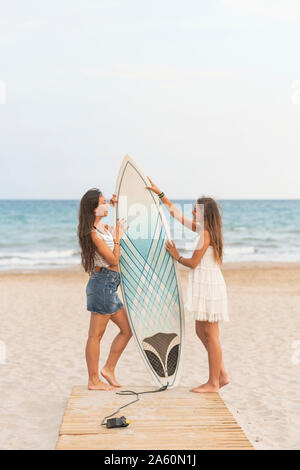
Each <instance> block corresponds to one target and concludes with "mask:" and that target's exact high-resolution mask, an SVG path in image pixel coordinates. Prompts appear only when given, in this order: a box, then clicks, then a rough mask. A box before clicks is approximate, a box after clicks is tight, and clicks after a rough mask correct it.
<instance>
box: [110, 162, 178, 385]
mask: <svg viewBox="0 0 300 470" xmlns="http://www.w3.org/2000/svg"><path fill="white" fill-rule="evenodd" d="M146 186H150V181H149V180H148V178H147V177H146V176H145V175H144V173H143V172H142V171H141V169H140V168H139V167H138V165H137V164H136V163H135V161H134V160H133V159H132V158H131V157H129V156H128V155H126V157H125V158H124V160H123V162H122V165H121V168H120V171H119V175H118V179H117V184H116V191H115V192H116V194H117V198H118V204H117V206H116V210H115V214H114V216H115V222H116V219H117V218H119V219H121V218H125V219H126V221H127V225H129V228H128V230H127V231H126V232H125V234H124V235H123V238H122V239H121V243H120V263H119V269H120V274H121V291H122V295H123V300H124V304H125V306H126V310H127V314H128V318H129V322H130V326H131V329H132V332H133V336H134V338H135V341H136V344H137V347H138V349H139V352H140V354H141V356H142V358H143V360H144V362H145V365H146V367H147V370H148V371H149V372H150V374H151V376H152V379H153V380H154V382H155V384H157V385H159V386H163V385H167V384H168V386H169V387H170V388H171V387H174V386H175V385H177V384H178V382H179V377H180V369H181V364H182V357H183V341H184V310H183V301H182V294H181V288H180V280H179V273H178V272H177V266H176V263H177V262H176V261H175V260H174V259H173V258H172V257H171V256H170V254H169V253H168V251H167V250H166V247H165V244H166V241H167V239H169V240H170V239H171V236H170V230H169V227H168V224H167V221H166V219H165V216H164V213H163V210H162V207H161V205H160V204H161V203H160V201H159V198H158V196H157V195H156V194H154V193H153V192H152V191H150V190H148V189H145V187H146Z"/></svg>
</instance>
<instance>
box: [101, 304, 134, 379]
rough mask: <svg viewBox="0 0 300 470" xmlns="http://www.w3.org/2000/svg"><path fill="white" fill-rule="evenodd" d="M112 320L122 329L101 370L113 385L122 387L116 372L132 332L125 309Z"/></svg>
mask: <svg viewBox="0 0 300 470" xmlns="http://www.w3.org/2000/svg"><path fill="white" fill-rule="evenodd" d="M111 320H112V321H113V322H114V323H115V324H116V325H117V326H118V327H119V328H120V332H119V333H118V334H117V336H116V337H115V339H114V340H113V342H112V345H111V348H110V352H109V356H108V358H107V361H106V364H105V366H104V367H103V369H102V370H101V374H102V375H103V377H105V379H106V380H107V381H108V382H109V383H110V384H111V385H114V386H115V387H121V385H120V384H119V383H118V382H117V380H116V378H115V374H114V370H115V367H116V364H117V362H118V360H119V358H120V356H121V354H122V352H123V351H124V349H125V347H126V345H127V343H128V342H129V340H130V338H131V336H132V332H131V328H130V324H129V321H128V318H127V314H126V310H125V308H124V307H122V308H121V309H120V310H118V311H117V312H116V313H114V314H113V315H111Z"/></svg>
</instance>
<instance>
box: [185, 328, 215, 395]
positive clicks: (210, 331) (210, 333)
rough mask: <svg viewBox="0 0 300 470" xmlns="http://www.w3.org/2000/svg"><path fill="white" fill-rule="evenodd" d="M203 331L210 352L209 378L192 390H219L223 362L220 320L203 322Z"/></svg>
mask: <svg viewBox="0 0 300 470" xmlns="http://www.w3.org/2000/svg"><path fill="white" fill-rule="evenodd" d="M203 332H204V336H205V342H206V347H207V352H208V362H209V379H208V382H206V383H205V384H203V385H200V386H199V387H196V388H193V389H192V390H191V391H192V392H197V393H204V392H218V391H219V389H220V385H219V378H220V372H221V364H222V349H221V344H220V341H219V324H218V322H211V323H210V322H208V321H206V322H203Z"/></svg>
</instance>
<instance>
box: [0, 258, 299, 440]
mask: <svg viewBox="0 0 300 470" xmlns="http://www.w3.org/2000/svg"><path fill="white" fill-rule="evenodd" d="M223 273H224V277H225V280H226V283H227V288H228V297H229V315H230V320H231V321H230V322H228V323H225V324H224V325H221V339H222V345H223V352H224V361H225V366H226V368H227V370H228V373H229V376H230V378H231V383H230V384H229V385H228V386H227V387H225V388H224V389H222V390H221V392H220V394H221V396H222V398H223V399H224V401H225V403H226V404H227V406H228V407H229V409H230V411H231V412H232V413H233V415H234V416H235V418H236V419H237V421H238V423H239V424H240V425H241V427H242V428H243V430H244V431H245V433H246V434H247V436H248V438H249V439H250V441H251V443H252V444H253V445H254V447H255V448H256V449H299V448H300V363H299V364H297V360H293V355H294V358H295V357H296V356H297V355H296V350H295V349H293V344H294V345H295V341H299V340H300V315H299V307H300V264H296V263H294V264H292V263H290V264H276V265H274V264H272V263H269V264H266V263H264V264H262V263H252V264H250V263H247V264H228V265H225V266H224V267H223ZM181 278H182V287H183V293H184V294H185V290H186V289H185V287H186V278H187V270H186V269H183V268H181ZM87 280H88V276H87V274H85V273H84V272H83V271H82V270H81V269H80V268H79V267H78V268H72V269H69V270H56V271H41V272H36V273H23V274H22V273H19V272H9V273H8V272H6V273H1V275H0V291H1V292H0V298H1V330H0V340H1V341H2V342H3V343H4V344H5V346H6V362H5V363H2V364H0V377H1V379H0V380H1V384H0V426H1V435H0V448H1V449H54V447H55V444H56V441H57V435H58V430H59V426H60V424H61V420H62V417H63V413H64V410H65V406H66V403H67V400H68V397H69V394H70V392H71V388H72V386H73V385H82V384H85V383H86V382H87V372H86V364H85V357H84V349H85V343H86V336H87V331H88V325H89V313H88V312H87V311H86V310H85V285H86V283H87ZM116 333H117V327H116V326H115V325H114V324H113V323H112V322H109V324H108V328H107V330H106V333H105V336H104V338H103V341H102V346H101V359H100V367H101V366H102V365H103V364H104V362H105V359H106V356H107V354H108V350H109V347H110V344H111V341H112V339H113V337H114V335H115V334H116ZM298 348H299V346H298ZM299 357H300V354H298V358H299ZM207 373H208V366H207V355H206V352H205V350H204V348H203V346H202V345H201V344H200V341H199V340H198V338H197V336H196V334H195V332H194V321H193V320H192V318H189V317H188V316H186V352H185V364H184V368H183V374H182V378H181V385H184V386H196V385H199V384H200V383H201V382H203V381H206V379H207ZM116 376H117V378H118V380H119V381H120V382H121V384H122V385H125V386H126V385H129V384H130V385H132V384H134V383H135V382H136V383H138V384H139V385H143V384H145V385H152V382H151V380H150V376H149V375H148V373H147V371H146V370H145V368H144V365H143V363H142V361H141V359H140V356H139V354H138V351H137V349H136V347H135V343H134V340H133V339H132V340H131V341H130V343H129V345H128V347H127V349H126V350H125V352H124V354H123V356H122V357H121V359H120V361H119V364H118V367H117V369H116ZM154 388H155V386H154ZM99 393H105V392H99ZM133 406H134V405H133Z"/></svg>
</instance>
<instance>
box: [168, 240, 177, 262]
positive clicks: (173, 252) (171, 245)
mask: <svg viewBox="0 0 300 470" xmlns="http://www.w3.org/2000/svg"><path fill="white" fill-rule="evenodd" d="M166 249H167V250H168V252H169V253H170V255H171V256H172V257H173V258H175V259H176V260H177V259H178V258H179V256H180V254H179V251H178V250H177V248H176V246H175V243H174V242H173V240H171V241H169V240H168V241H167V242H166Z"/></svg>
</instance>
